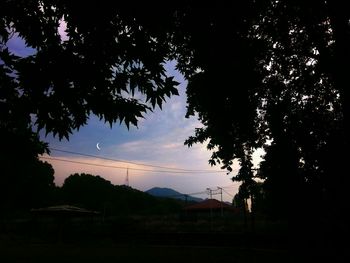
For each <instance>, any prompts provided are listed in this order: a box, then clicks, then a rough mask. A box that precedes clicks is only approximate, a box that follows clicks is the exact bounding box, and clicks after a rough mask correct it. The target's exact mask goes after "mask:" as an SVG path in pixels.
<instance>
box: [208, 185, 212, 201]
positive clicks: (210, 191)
mask: <svg viewBox="0 0 350 263" xmlns="http://www.w3.org/2000/svg"><path fill="white" fill-rule="evenodd" d="M207 191H208V194H209V196H210V199H213V193H212V192H213V190H211V189H210V188H207Z"/></svg>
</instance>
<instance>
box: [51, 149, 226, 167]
mask: <svg viewBox="0 0 350 263" xmlns="http://www.w3.org/2000/svg"><path fill="white" fill-rule="evenodd" d="M49 149H50V150H53V151H57V152H63V153H70V154H75V155H80V156H85V157H93V158H96V159H102V160H108V161H114V162H119V163H127V164H134V165H139V166H146V167H152V168H160V169H166V170H175V171H183V172H194V173H226V171H222V170H215V171H213V170H193V169H182V168H174V167H166V166H159V165H152V164H144V163H138V162H132V161H125V160H120V159H112V158H108V157H101V156H97V155H92V154H85V153H79V152H73V151H66V150H60V149H56V148H51V147H50V148H49ZM134 170H135V169H134Z"/></svg>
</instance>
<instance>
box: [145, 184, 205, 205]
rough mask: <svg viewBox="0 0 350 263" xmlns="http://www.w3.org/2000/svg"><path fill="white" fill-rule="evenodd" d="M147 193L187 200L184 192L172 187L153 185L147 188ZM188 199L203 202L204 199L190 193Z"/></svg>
mask: <svg viewBox="0 0 350 263" xmlns="http://www.w3.org/2000/svg"><path fill="white" fill-rule="evenodd" d="M146 193H147V194H150V195H153V196H157V197H168V198H174V199H180V200H186V197H185V194H182V193H180V192H178V191H175V190H174V189H171V188H161V187H153V188H151V189H149V190H147V191H146ZM187 201H193V202H201V201H203V199H202V198H198V197H193V196H190V195H189V196H187Z"/></svg>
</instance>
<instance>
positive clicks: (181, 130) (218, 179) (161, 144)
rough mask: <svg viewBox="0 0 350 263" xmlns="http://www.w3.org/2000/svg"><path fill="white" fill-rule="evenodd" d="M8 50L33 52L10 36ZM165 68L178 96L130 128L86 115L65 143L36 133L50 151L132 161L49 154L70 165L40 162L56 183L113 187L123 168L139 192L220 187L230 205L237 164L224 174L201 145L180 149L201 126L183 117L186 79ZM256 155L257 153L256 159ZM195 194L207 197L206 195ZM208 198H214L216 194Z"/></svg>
mask: <svg viewBox="0 0 350 263" xmlns="http://www.w3.org/2000/svg"><path fill="white" fill-rule="evenodd" d="M9 47H10V50H11V51H12V52H13V53H15V54H17V55H20V56H27V55H29V54H32V53H34V52H35V51H34V50H33V49H28V48H25V45H24V43H23V41H22V40H21V39H19V38H12V40H10V42H9ZM166 69H167V72H168V74H169V75H173V76H175V79H176V80H177V81H178V82H180V85H179V86H178V89H179V94H180V95H179V96H174V97H172V98H170V99H168V100H167V102H166V103H164V104H163V109H162V110H160V109H159V108H157V109H155V110H154V112H149V113H148V114H147V115H146V116H145V119H141V120H140V122H139V124H138V127H134V126H131V127H130V130H128V129H127V128H126V126H125V125H123V124H122V125H119V124H118V123H116V124H115V125H114V126H113V128H112V129H111V128H110V126H109V124H108V123H104V122H103V121H100V120H99V119H98V118H97V117H96V116H91V117H90V120H89V122H88V124H87V125H86V126H84V127H82V128H81V129H80V130H79V131H74V133H73V134H72V135H71V136H70V138H69V141H67V140H65V139H64V140H62V141H59V140H58V138H53V137H52V136H51V135H49V136H47V137H45V136H44V134H45V133H44V132H41V138H42V139H43V140H44V141H46V142H49V147H50V148H51V149H59V150H64V151H70V152H76V153H82V154H87V155H93V156H98V157H102V158H108V159H118V160H125V161H128V162H133V164H132V163H124V162H117V161H112V160H106V159H99V158H94V157H88V156H82V155H76V154H71V153H66V152H60V151H56V150H51V156H50V157H49V158H58V159H64V160H68V161H70V162H64V161H59V160H47V159H45V160H47V161H48V162H50V163H51V164H52V166H53V168H54V169H55V183H56V184H57V185H62V183H63V181H64V179H65V178H66V177H67V176H69V175H70V174H73V173H83V172H84V173H90V174H94V175H100V176H101V177H103V178H105V179H107V180H109V181H111V182H112V183H113V184H124V183H125V180H126V174H127V172H126V171H127V169H126V168H129V169H128V174H129V185H130V186H131V187H133V188H136V189H139V190H142V191H145V190H148V189H150V188H152V187H168V188H172V189H174V190H177V191H179V192H181V193H186V194H191V193H197V192H203V191H205V190H206V189H207V188H212V189H216V188H217V187H224V190H225V192H224V193H223V199H224V200H225V201H230V202H231V201H232V196H233V195H234V194H236V193H237V191H238V186H239V184H238V183H233V182H232V180H231V177H232V176H233V175H234V174H235V173H236V172H237V171H238V169H237V168H238V165H236V166H234V167H233V168H234V170H233V172H232V174H230V175H227V174H226V172H225V171H223V170H220V166H216V167H211V166H210V165H209V164H208V160H209V158H210V155H211V153H210V152H209V151H207V150H206V146H205V145H194V146H193V147H191V148H188V147H187V146H185V145H184V141H185V140H186V139H187V138H188V137H189V136H190V135H192V134H193V133H194V129H195V128H196V127H200V126H201V124H200V123H199V121H198V120H197V118H195V117H192V118H190V119H186V118H185V113H186V94H185V93H186V81H185V80H184V79H183V77H182V76H181V74H179V73H178V72H177V71H175V62H169V63H167V64H166ZM97 143H99V146H100V150H98V149H97V148H96V144H97ZM260 154H261V152H259V153H257V154H256V156H259V155H260ZM46 157H48V156H46ZM77 162H80V163H77ZM256 162H257V159H256V158H255V163H256ZM83 163H84V164H83ZM86 163H89V164H95V165H88V164H86ZM135 163H136V164H135ZM137 164H146V165H153V166H161V167H149V166H143V165H137ZM101 165H102V166H101ZM104 166H114V167H104ZM115 167H118V168H115ZM167 167H171V168H177V169H186V170H206V171H210V172H197V171H195V172H191V171H185V172H186V173H179V172H180V171H179V170H172V171H173V172H165V171H169V169H166V168H167ZM134 169H138V170H134ZM143 170H148V171H143ZM149 170H152V171H149ZM215 171H216V172H215ZM195 196H196V197H201V198H208V195H206V194H202V195H195ZM213 197H214V198H217V199H220V196H219V195H216V196H213Z"/></svg>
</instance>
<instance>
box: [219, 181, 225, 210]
mask: <svg viewBox="0 0 350 263" xmlns="http://www.w3.org/2000/svg"><path fill="white" fill-rule="evenodd" d="M218 189H219V190H220V195H221V199H220V200H221V217H223V216H224V207H223V203H222V188H221V187H219V186H218Z"/></svg>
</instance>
